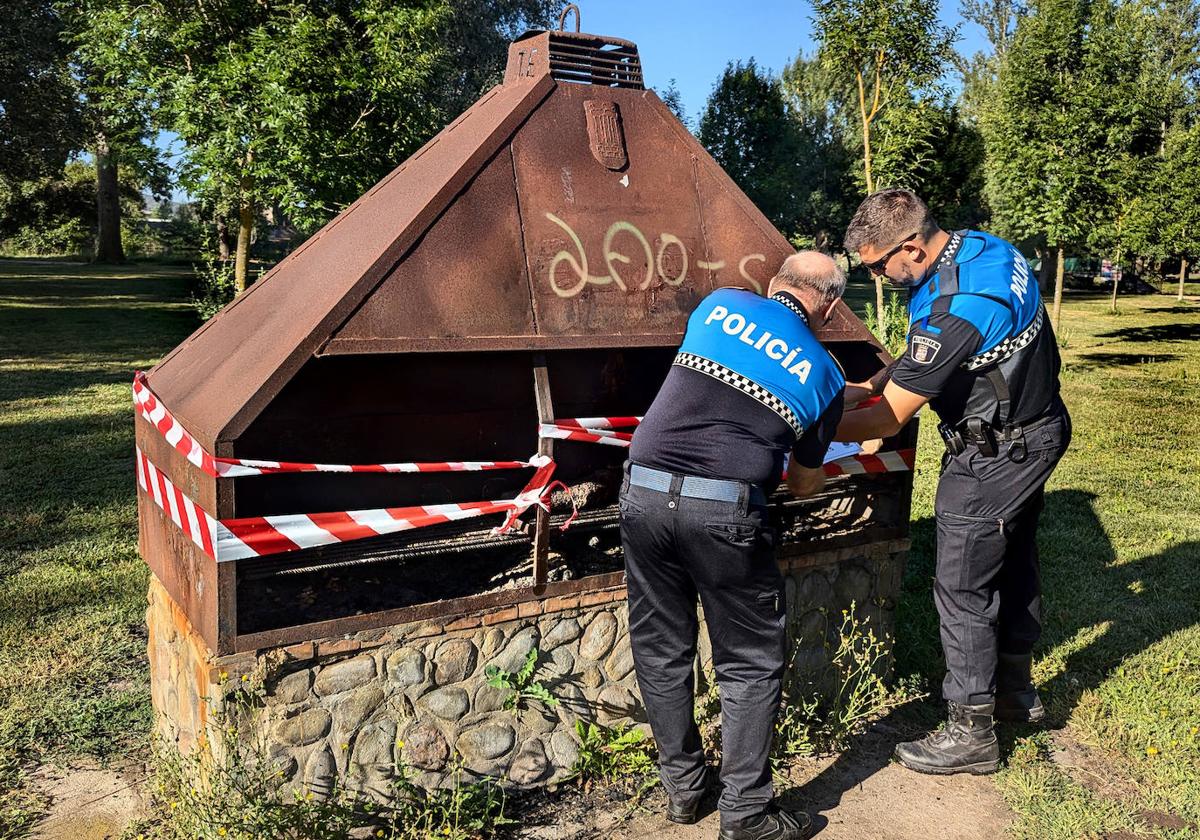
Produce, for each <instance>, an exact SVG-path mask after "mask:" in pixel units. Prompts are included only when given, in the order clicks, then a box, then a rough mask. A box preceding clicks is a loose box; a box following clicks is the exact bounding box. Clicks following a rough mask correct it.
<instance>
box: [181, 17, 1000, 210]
mask: <svg viewBox="0 0 1200 840" xmlns="http://www.w3.org/2000/svg"><path fill="white" fill-rule="evenodd" d="M939 2H940V3H941V19H942V22H943V23H946V24H948V25H951V26H953V25H956V24H961V26H960V30H959V33H960V40H959V42H958V44H957V48H958V50H959V51H960V52H963V53H965V54H968V55H970V54H971V53H974V52H975V51H977V50H981V49H985V48H986V40H985V38H984V35H983V30H981V29H980V28H979V27H978V26H976V25H975V24H970V23H966V22H964V21H963V20H962V17H961V15H959V13H958V0H939ZM578 5H579V6H580V7H581V10H582V13H583V31H584V32H590V33H592V34H594V35H614V36H616V37H619V38H626V39H628V40H630V41H633V42H635V43H636V44H637V45H638V51H639V53H640V54H641V58H642V67H643V70H644V71H645V78H646V84H647V85H649V86H651V87H653V88H655V89H657V90H659V91H662V90H665V89H666V87H667V84H668V83H669V82H670V80H671V79H675V84H676V86H677V87H678V88H679V92H680V94H681V96H682V98H683V104H684V108H685V110H686V112H687V115H688V117H689V118H690V119H691V120H692V121H693V122H695V119H696V117H697V115H698V114H699V112H700V110H701V109H702V108H703V107H704V103H705V101H706V100H707V99H708V94H709V93H710V92H711V91H712V88H713V84H714V83H715V82H716V80H717V77H718V76H719V75H720V74H721V71H722V70H724V68H725V65H726V64H728V63H729V62H730V61H737V60H739V59H740V60H743V61H744V60H746V59H749V58H755V59H757V61H758V63H759V65H760V66H762V67H765V68H768V69H769V70H772V71H773V72H775V73H779V72H780V71H782V70H783V68H784V66H785V65H786V64H787V63H788V62H789V61H791V60H792V59H793V58H794V57H795V56H797V55H799V54H800V53H805V54H811V53H812V52H813V51H814V50H815V49H816V45H815V44H814V42H813V37H812V20H811V18H812V8H811V7H810V6H809V4H808V3H805V2H798V0H790V1H789V0H753V2H751V0H741V2H736V0H734V1H733V2H731V1H730V0H693V2H687V0H641V2H635V0H583V1H582V2H580V3H579V4H578ZM567 26H568V27H573V26H574V17H573V16H572V17H571V20H570V21H569V22H568V23H567ZM172 137H173V135H169V134H165V133H164V134H163V135H162V136H161V137H160V139H159V145H160V146H162V147H164V148H167V147H168V146H170V145H171V144H170V140H171V139H172ZM173 146H174V150H175V151H178V149H179V146H180V144H179V143H178V142H176V143H175V144H173ZM396 163H397V164H399V163H400V161H396ZM184 198H185V196H183V195H182V194H179V193H176V195H175V199H176V200H183V199H184Z"/></svg>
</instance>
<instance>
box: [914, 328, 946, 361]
mask: <svg viewBox="0 0 1200 840" xmlns="http://www.w3.org/2000/svg"><path fill="white" fill-rule="evenodd" d="M941 349H942V342H940V341H937V340H936V339H932V338H930V337H929V336H927V335H914V336H913V337H912V346H911V348H910V353H911V355H912V358H913V361H914V362H916V363H917V364H921V365H928V364H931V363H932V362H933V360H934V359H935V358H937V354H938V351H939V350H941Z"/></svg>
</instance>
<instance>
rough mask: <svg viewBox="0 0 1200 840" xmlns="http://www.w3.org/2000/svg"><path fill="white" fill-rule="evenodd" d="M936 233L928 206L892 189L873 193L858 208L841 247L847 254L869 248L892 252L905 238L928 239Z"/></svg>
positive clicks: (935, 223) (910, 195) (908, 194)
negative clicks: (888, 249)
mask: <svg viewBox="0 0 1200 840" xmlns="http://www.w3.org/2000/svg"><path fill="white" fill-rule="evenodd" d="M937 232H938V223H937V220H936V219H934V218H933V214H932V213H930V212H929V208H928V207H926V206H925V202H924V201H922V200H921V199H920V198H918V197H917V194H916V193H914V192H912V191H911V190H905V189H900V188H898V187H892V188H889V189H886V190H879V191H878V192H873V193H871V194H870V195H869V196H867V197H866V198H865V199H864V200H863V203H862V204H860V205H858V210H856V211H855V213H854V218H853V219H851V220H850V225H849V226H848V227H847V228H846V238H845V239H844V240H842V243H843V246H844V247H845V249H846V250H847V251H858V250H860V249H862V248H863V247H865V246H867V245H870V246H871V247H873V248H891V247H893V246H894V245H898V244H900V242H901V241H902V240H903V239H904V237H906V236H912V235H913V234H920V235H921V236H922V237H923V238H926V239H928V238H929V237H930V236H932V235H933V234H935V233H937Z"/></svg>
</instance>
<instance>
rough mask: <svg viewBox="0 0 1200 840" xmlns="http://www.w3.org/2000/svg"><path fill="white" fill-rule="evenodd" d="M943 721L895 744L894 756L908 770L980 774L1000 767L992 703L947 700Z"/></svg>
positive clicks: (992, 771)
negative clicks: (925, 732) (928, 731)
mask: <svg viewBox="0 0 1200 840" xmlns="http://www.w3.org/2000/svg"><path fill="white" fill-rule="evenodd" d="M949 706H950V719H949V720H948V721H946V724H945V725H944V726H943V727H942V728H941V729H939V730H938V731H937V732H934V733H933V734H932V735H928V736H926V737H924V738H922V739H920V740H919V741H910V742H908V743H907V744H898V745H897V746H896V760H897V761H899V762H900V763H901V764H903V765H904V766H905V767H907V768H908V769H909V770H916V771H917V772H918V773H933V774H935V775H939V776H948V775H950V774H951V773H971V774H974V775H976V776H982V775H985V774H987V773H994V772H996V770H997V769H998V768H999V767H1000V745H999V744H998V743H997V742H996V733H995V731H994V729H993V724H992V709H993V704H991V703H988V704H987V705H980V706H964V705H961V704H959V703H953V702H951V703H950V704H949Z"/></svg>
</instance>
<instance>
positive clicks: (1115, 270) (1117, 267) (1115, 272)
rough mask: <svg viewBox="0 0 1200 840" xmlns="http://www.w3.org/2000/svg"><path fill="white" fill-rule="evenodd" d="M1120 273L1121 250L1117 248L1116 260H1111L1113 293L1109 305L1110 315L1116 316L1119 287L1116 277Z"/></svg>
mask: <svg viewBox="0 0 1200 840" xmlns="http://www.w3.org/2000/svg"><path fill="white" fill-rule="evenodd" d="M1120 271H1121V250H1120V249H1119V248H1118V249H1117V258H1116V259H1115V260H1113V267H1112V281H1113V293H1112V304H1111V306H1110V308H1111V309H1112V313H1113V314H1114V315H1116V314H1117V287H1118V286H1120V285H1121V284H1120V283H1119V282H1118V281H1117V277H1118V276H1119V273H1120Z"/></svg>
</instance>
